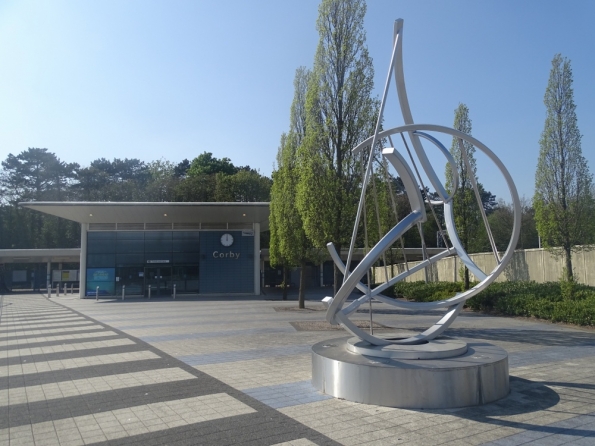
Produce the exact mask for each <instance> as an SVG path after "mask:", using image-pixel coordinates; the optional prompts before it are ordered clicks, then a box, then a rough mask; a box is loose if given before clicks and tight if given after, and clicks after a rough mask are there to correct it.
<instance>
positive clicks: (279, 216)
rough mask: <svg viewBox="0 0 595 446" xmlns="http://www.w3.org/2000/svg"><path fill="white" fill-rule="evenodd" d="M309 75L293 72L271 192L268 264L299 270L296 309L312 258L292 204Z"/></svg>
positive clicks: (302, 69)
mask: <svg viewBox="0 0 595 446" xmlns="http://www.w3.org/2000/svg"><path fill="white" fill-rule="evenodd" d="M310 76H311V72H310V71H309V70H308V69H306V68H305V67H300V68H298V69H297V70H296V73H295V79H294V97H293V102H292V104H291V113H290V126H289V133H288V134H287V135H286V134H283V136H282V137H281V145H280V147H279V151H278V153H277V169H276V171H275V172H274V173H273V180H274V181H273V187H272V189H271V215H270V226H271V241H270V243H271V250H270V251H269V252H271V253H272V254H271V263H272V264H273V265H275V266H276V265H281V266H283V267H284V269H285V267H287V266H299V267H301V270H300V286H299V297H298V301H299V308H304V307H305V274H306V264H307V262H308V261H310V260H313V259H314V257H315V256H314V250H313V246H312V243H311V242H310V240H309V239H308V237H307V236H306V232H305V230H304V222H303V220H302V216H301V214H300V213H299V211H298V209H297V208H296V205H295V203H296V200H297V193H298V183H299V169H298V158H297V151H298V148H299V146H300V145H301V144H302V142H303V141H304V137H305V133H306V107H305V104H306V91H307V85H308V81H309V78H310Z"/></svg>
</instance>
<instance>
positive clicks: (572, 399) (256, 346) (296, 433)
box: [0, 290, 595, 446]
mask: <svg viewBox="0 0 595 446" xmlns="http://www.w3.org/2000/svg"><path fill="white" fill-rule="evenodd" d="M327 292H328V290H317V291H316V292H312V293H310V294H309V295H308V298H309V299H310V300H308V301H307V302H306V305H307V307H308V309H307V310H302V311H298V310H297V308H296V307H297V302H296V301H295V298H294V297H291V299H292V300H289V301H282V300H280V296H279V295H278V294H276V293H269V294H267V295H265V296H260V297H242V298H239V297H231V298H225V297H221V296H211V297H210V296H202V297H193V298H184V297H182V298H179V297H178V299H176V300H175V301H174V300H173V299H164V298H160V299H151V300H148V299H130V300H124V301H122V300H119V299H100V300H99V301H98V302H96V301H95V300H94V299H78V298H77V297H74V296H70V295H67V296H60V297H53V298H52V299H47V298H46V297H45V296H43V295H40V294H30V295H6V296H4V297H3V298H2V299H3V301H2V313H1V319H0V443H2V444H11V445H12V444H90V443H96V444H118V445H119V444H122V445H124V444H141V443H142V444H143V446H144V445H151V444H155V445H158V444H216V445H222V444H254V445H298V446H299V445H304V446H305V445H311V444H316V445H323V444H344V445H356V444H357V445H359V444H366V445H392V444H420V445H430V444H449V445H455V444H465V445H470V444H477V445H478V444H489V445H500V444H502V445H504V444H535V445H538V444H595V361H594V357H595V331H593V330H589V329H582V328H577V327H570V326H563V325H556V324H551V323H545V322H540V321H536V320H530V319H516V318H505V317H495V316H490V315H484V314H478V313H473V312H463V313H462V315H461V316H460V317H459V318H458V319H457V321H455V323H454V324H453V326H452V328H451V329H450V330H449V331H448V335H449V336H454V337H457V338H460V339H463V340H468V341H474V342H481V341H485V342H490V343H493V344H495V345H498V346H500V347H502V348H504V349H506V350H507V351H508V352H509V364H510V376H511V378H510V379H511V393H510V395H509V396H508V397H506V398H504V399H503V400H500V401H498V402H495V403H492V404H488V405H485V406H479V407H472V408H461V409H450V410H435V411H432V410H404V409H395V408H386V407H379V406H371V405H364V404H357V403H353V402H349V401H343V400H337V399H335V398H330V397H329V396H328V395H324V394H321V393H319V392H317V391H316V390H315V389H314V388H313V387H312V385H311V383H310V379H311V357H310V347H311V346H312V345H313V344H315V343H317V342H320V341H323V340H326V339H331V338H336V337H337V336H338V334H337V333H338V332H337V330H331V329H330V327H328V329H325V327H326V324H325V323H324V316H325V313H324V309H323V308H322V305H321V304H320V299H321V298H322V297H324V295H325V294H326V293H327ZM356 317H357V318H359V319H361V323H362V324H363V325H365V321H367V320H369V313H368V311H367V310H362V311H361V312H359V313H358V314H357V315H356ZM440 317H441V312H440V311H404V310H394V309H392V308H389V307H386V306H384V305H383V304H374V307H373V319H374V324H375V327H376V328H375V330H376V329H380V330H382V329H383V328H379V327H392V329H396V330H420V329H425V328H427V327H428V326H430V325H431V324H432V323H434V322H435V321H436V320H438V319H439V318H440ZM339 336H340V333H339ZM7 442H10V443H7Z"/></svg>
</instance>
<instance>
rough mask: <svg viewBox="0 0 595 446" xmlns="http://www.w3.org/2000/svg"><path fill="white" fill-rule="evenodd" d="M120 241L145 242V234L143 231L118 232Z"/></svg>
mask: <svg viewBox="0 0 595 446" xmlns="http://www.w3.org/2000/svg"><path fill="white" fill-rule="evenodd" d="M117 234H118V240H144V239H145V233H144V232H141V231H118V232H117Z"/></svg>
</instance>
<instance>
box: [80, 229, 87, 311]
mask: <svg viewBox="0 0 595 446" xmlns="http://www.w3.org/2000/svg"><path fill="white" fill-rule="evenodd" d="M88 229H89V223H81V258H80V261H79V264H80V269H79V299H83V298H84V297H85V292H86V290H87V231H88Z"/></svg>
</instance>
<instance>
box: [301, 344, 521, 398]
mask: <svg viewBox="0 0 595 446" xmlns="http://www.w3.org/2000/svg"><path fill="white" fill-rule="evenodd" d="M349 340H350V338H349V337H346V338H339V339H333V340H329V341H324V342H319V343H318V344H315V345H314V346H313V347H312V384H313V385H314V387H315V388H316V389H318V390H319V391H321V392H323V393H326V394H327V395H332V396H334V397H336V398H342V399H346V400H349V401H354V402H357V403H364V404H375V405H378V406H389V407H400V408H405V409H447V408H454V407H465V406H477V405H479V404H486V403H491V402H493V401H496V400H499V399H500V398H504V397H505V396H506V395H508V393H509V391H510V386H509V381H508V353H507V352H506V351H505V350H503V349H501V348H500V347H496V346H495V345H491V344H488V343H484V342H482V343H479V342H478V343H470V344H468V345H467V351H466V353H464V354H462V355H459V356H456V357H451V358H446V359H421V360H418V359H391V358H384V357H378V356H368V355H365V356H364V355H362V354H357V353H352V352H351V351H350V347H349V345H350V344H349ZM352 344H353V342H352V343H351V345H352ZM414 347H415V346H408V348H410V349H411V348H414ZM351 348H352V347H351Z"/></svg>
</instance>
